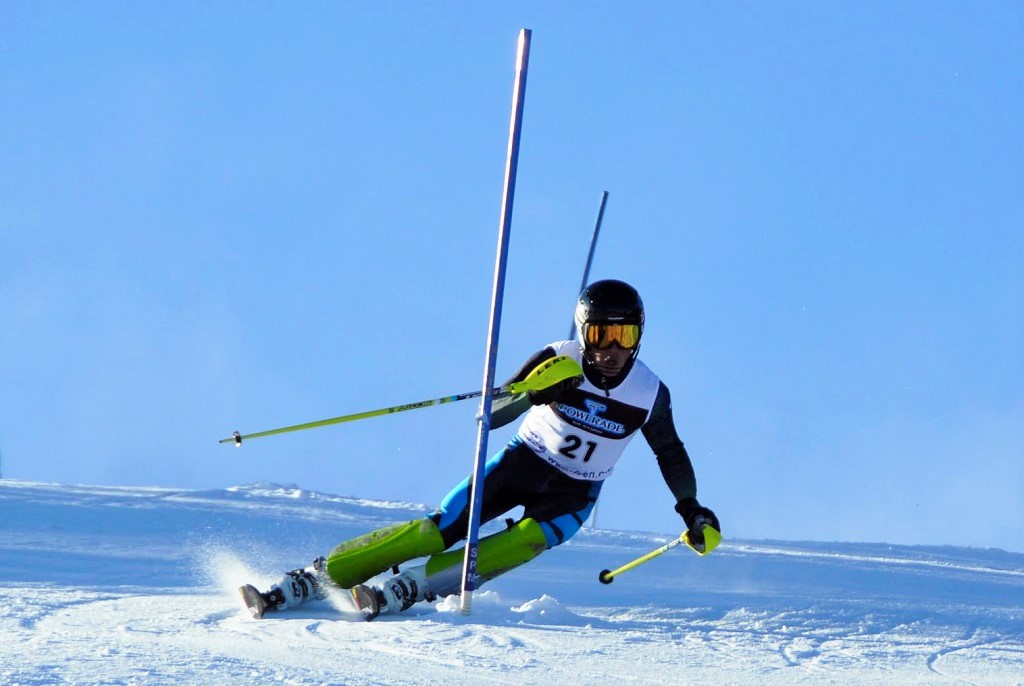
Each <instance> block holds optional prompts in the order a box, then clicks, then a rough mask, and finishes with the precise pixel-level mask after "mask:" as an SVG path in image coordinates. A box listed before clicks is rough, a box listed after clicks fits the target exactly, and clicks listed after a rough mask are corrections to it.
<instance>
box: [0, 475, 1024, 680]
mask: <svg viewBox="0 0 1024 686" xmlns="http://www.w3.org/2000/svg"><path fill="white" fill-rule="evenodd" d="M427 509H428V508H426V507H425V506H419V505H415V504H409V503H385V502H376V501H370V500H365V499H359V498H354V497H342V496H335V495H329V494H325V493H318V492H315V491H310V490H306V489H303V488H300V487H298V486H294V485H279V484H267V483H259V484H252V485H249V486H239V487H234V488H229V489H225V490H208V491H182V490H172V489H163V488H116V487H94V486H70V485H59V484H41V483H31V482H23V481H0V578H2V579H4V581H5V583H4V584H3V587H2V588H0V636H2V638H0V684H12V685H13V684H18V685H21V684H24V685H28V684H182V683H196V684H239V683H249V684H353V685H354V684H438V683H444V684H474V685H478V684H510V683H514V684H518V685H525V684H552V683H555V684H559V683H561V684H607V683H624V684H687V683H694V684H698V683H700V684H708V683H713V684H757V685H758V686H764V685H767V684H793V683H808V684H823V683H841V684H894V683H897V684H1024V554H1020V553H1011V552H1005V551H1002V550H994V549H977V548H969V547H948V546H947V547H906V546H891V545H886V544H882V543H877V544H869V543H810V542H804V543H796V542H786V541H740V540H732V539H730V538H728V527H727V526H726V530H725V534H726V539H725V541H724V542H723V544H722V545H721V547H720V548H719V549H718V550H716V551H715V552H714V553H713V554H711V555H709V556H707V557H704V558H701V557H699V556H697V555H694V554H693V553H691V552H690V551H688V550H686V549H685V548H683V547H682V546H679V547H676V548H674V549H673V550H670V551H669V552H667V553H665V554H664V555H662V556H660V557H658V558H656V559H654V560H652V561H651V562H648V563H647V564H644V565H641V566H640V567H637V568H636V569H634V570H632V571H629V572H626V573H624V574H622V575H621V576H619V577H618V578H616V579H615V581H614V583H612V584H610V585H604V584H600V583H598V581H597V575H598V573H599V572H600V571H601V570H602V569H606V568H615V567H618V566H620V565H622V564H624V563H625V562H628V561H629V560H632V559H634V558H636V557H639V556H640V555H642V554H644V553H647V552H649V551H651V550H653V549H654V548H657V547H659V546H660V545H662V544H664V543H666V542H668V541H669V540H671V539H672V536H669V535H661V534H652V533H644V532H622V531H604V530H584V531H582V532H581V533H580V534H579V535H578V536H577V537H576V538H574V539H573V540H572V541H571V542H569V543H567V544H565V545H563V546H560V547H559V548H556V549H555V550H552V551H549V552H547V553H545V554H543V555H541V556H540V557H539V558H537V559H536V560H534V561H533V562H532V563H530V564H529V565H528V566H526V567H523V568H520V569H518V570H515V571H513V572H511V573H509V574H507V575H505V576H503V577H500V578H498V579H496V580H494V581H493V582H491V583H490V584H487V585H486V586H484V588H483V589H482V590H479V591H477V593H475V594H474V596H473V613H472V615H470V616H468V617H466V616H463V615H461V614H460V612H459V607H458V602H457V599H456V598H448V599H443V600H440V601H438V602H436V603H434V604H432V605H430V604H423V605H418V606H416V607H414V608H412V609H411V610H410V611H408V612H407V613H404V614H403V615H399V616H387V615H385V616H381V617H380V618H378V619H377V620H376V621H374V622H370V623H366V622H362V621H359V620H358V619H357V617H356V616H355V615H354V614H353V613H352V612H351V610H350V608H349V607H348V606H347V604H346V603H345V602H344V601H343V600H342V599H340V598H332V599H331V600H329V601H324V602H319V603H311V604H309V605H306V606H304V607H303V608H300V609H298V610H296V611H292V612H287V613H280V614H275V615H272V616H271V617H269V618H268V619H266V620H264V621H255V620H253V619H251V618H250V617H249V616H248V615H247V614H246V612H245V611H244V608H243V607H242V606H241V603H240V601H239V598H238V595H237V590H236V589H237V587H238V586H239V585H240V584H242V583H245V582H256V583H257V584H258V585H264V586H265V585H267V584H269V583H270V582H272V581H275V580H277V579H278V578H279V577H280V574H281V572H283V571H284V570H287V569H292V568H294V567H297V566H300V565H305V564H308V562H309V561H310V560H311V559H312V558H313V557H314V556H316V555H318V554H322V553H326V552H327V551H329V549H330V548H331V547H333V545H334V544H336V543H338V542H339V541H341V540H344V539H346V538H348V537H350V536H353V535H356V534H359V533H363V532H365V531H367V530H369V529H370V528H373V527H377V526H380V525H383V524H387V523H392V522H395V521H402V520H405V519H412V518H415V517H418V516H420V515H422V514H424V513H425V512H426V511H427ZM725 522H726V524H727V522H728V519H727V518H725ZM965 542H969V536H965Z"/></svg>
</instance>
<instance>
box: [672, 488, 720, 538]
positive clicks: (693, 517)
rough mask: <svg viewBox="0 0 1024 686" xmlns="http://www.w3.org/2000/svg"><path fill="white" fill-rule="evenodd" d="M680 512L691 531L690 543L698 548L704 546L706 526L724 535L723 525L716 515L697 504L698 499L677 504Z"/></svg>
mask: <svg viewBox="0 0 1024 686" xmlns="http://www.w3.org/2000/svg"><path fill="white" fill-rule="evenodd" d="M676 512H678V513H679V514H680V515H681V516H682V518H683V521H684V522H686V528H687V529H688V530H689V531H690V541H691V542H692V543H693V544H694V545H697V546H703V545H704V525H705V524H710V525H711V527H712V528H713V529H714V530H715V531H717V532H718V533H722V525H721V524H719V523H718V517H716V516H715V513H714V512H712V511H711V510H709V509H708V508H706V507H704V506H703V505H701V504H700V503H698V502H697V499H696V498H686V499H684V500H681V501H679V503H677V504H676Z"/></svg>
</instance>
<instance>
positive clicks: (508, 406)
mask: <svg viewBox="0 0 1024 686" xmlns="http://www.w3.org/2000/svg"><path fill="white" fill-rule="evenodd" d="M554 356H555V351H554V349H553V348H544V349H543V350H541V351H539V352H536V353H534V354H533V356H531V357H530V359H528V360H527V361H526V362H525V363H524V364H523V366H522V367H521V368H520V369H519V371H518V372H516V373H515V374H513V375H512V377H511V378H510V379H508V381H506V382H505V383H504V384H502V385H504V386H507V385H508V384H510V383H516V382H519V381H522V380H523V379H525V378H526V377H527V375H529V373H530V372H532V371H533V370H534V369H535V368H536V367H537V365H539V364H540V363H541V362H543V361H544V360H550V359H551V358H552V357H554ZM532 406H533V403H531V402H530V396H529V394H528V393H520V394H519V395H511V396H509V397H507V398H498V399H496V400H495V401H494V403H493V404H492V405H491V429H492V430H493V429H497V428H499V427H502V426H505V425H506V424H509V423H511V422H514V421H515V420H516V419H517V418H518V417H519V416H520V415H522V414H523V413H524V412H526V411H527V410H529V409H530V408H531V407H532Z"/></svg>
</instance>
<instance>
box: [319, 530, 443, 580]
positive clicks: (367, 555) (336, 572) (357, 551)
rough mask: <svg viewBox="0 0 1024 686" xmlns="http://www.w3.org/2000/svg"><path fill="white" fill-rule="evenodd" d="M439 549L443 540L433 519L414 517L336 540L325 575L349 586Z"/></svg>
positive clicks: (436, 551)
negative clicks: (338, 541)
mask: <svg viewBox="0 0 1024 686" xmlns="http://www.w3.org/2000/svg"><path fill="white" fill-rule="evenodd" d="M442 550H444V540H443V539H442V538H441V532H440V531H438V529H437V525H436V524H434V521H433V520H432V519H429V518H423V519H415V520H413V521H411V522H405V523H404V524H394V525H392V526H386V527H384V528H383V529H377V530H376V531H371V532H370V533H368V534H364V535H362V536H359V537H357V538H353V539H352V540H350V541H345V542H344V543H339V544H338V545H337V547H335V548H334V550H332V551H331V554H330V555H329V556H328V557H327V574H328V575H329V576H330V577H331V579H332V580H333V581H334V583H336V584H338V585H339V586H341V587H342V588H352V587H353V586H355V585H356V584H361V583H363V582H364V581H366V580H367V579H369V578H370V577H373V576H376V575H378V574H380V573H381V572H383V571H384V570H385V569H387V568H388V567H391V566H393V565H397V564H400V563H402V562H405V561H407V560H412V559H415V558H417V557H426V556H427V555H433V554H434V553H439V552H441V551H442Z"/></svg>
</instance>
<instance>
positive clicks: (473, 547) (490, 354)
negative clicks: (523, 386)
mask: <svg viewBox="0 0 1024 686" xmlns="http://www.w3.org/2000/svg"><path fill="white" fill-rule="evenodd" d="M530 34H531V31H530V30H529V29H522V30H521V31H520V32H519V44H518V50H517V54H516V76H515V83H514V86H513V88H512V120H511V122H510V124H509V132H508V154H507V155H506V159H505V188H504V191H503V193H502V199H501V224H500V226H499V228H498V255H497V258H496V260H495V265H494V288H493V291H492V295H491V323H490V326H489V327H488V331H487V358H486V362H485V364H484V384H483V389H482V391H483V392H482V395H483V400H482V401H481V403H480V415H479V417H478V420H479V422H478V426H477V437H476V458H475V462H474V465H473V467H474V468H473V476H472V480H471V488H470V501H469V531H468V534H467V537H466V557H465V559H464V560H463V564H462V596H461V606H460V610H461V612H462V614H463V615H468V614H469V613H470V611H471V609H472V602H473V591H474V590H476V586H477V579H476V568H477V555H478V553H479V549H480V507H481V503H482V502H483V486H484V463H485V462H486V460H487V434H488V433H489V432H490V430H491V399H492V393H491V389H492V388H493V387H494V367H495V363H496V361H497V358H498V333H499V330H500V327H501V305H502V298H503V296H504V292H505V266H506V264H507V263H508V244H509V236H510V233H511V230H512V205H513V202H514V200H515V192H516V172H517V170H518V167H519V139H520V133H521V130H522V126H523V106H524V105H525V103H526V73H527V69H528V67H529V63H530Z"/></svg>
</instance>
